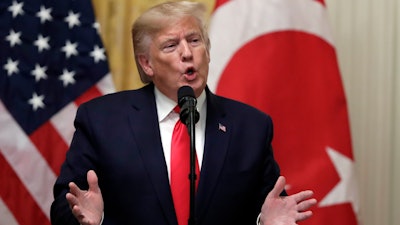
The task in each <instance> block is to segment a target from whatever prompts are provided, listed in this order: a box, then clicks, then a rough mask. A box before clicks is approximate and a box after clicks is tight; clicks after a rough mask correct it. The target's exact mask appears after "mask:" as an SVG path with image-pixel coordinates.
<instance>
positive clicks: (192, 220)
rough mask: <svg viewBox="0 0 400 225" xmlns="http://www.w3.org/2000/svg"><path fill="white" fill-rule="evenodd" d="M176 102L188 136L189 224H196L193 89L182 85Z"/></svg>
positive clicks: (196, 119) (194, 104) (194, 105)
mask: <svg viewBox="0 0 400 225" xmlns="http://www.w3.org/2000/svg"><path fill="white" fill-rule="evenodd" d="M178 104H179V107H180V108H181V111H180V115H179V117H180V120H181V122H183V123H184V124H185V125H186V127H187V128H188V132H189V138H190V173H189V177H188V178H189V180H190V193H189V194H190V196H189V197H190V209H189V219H188V224H189V225H196V216H195V212H196V209H195V206H196V202H195V201H196V179H198V178H197V175H196V139H195V124H196V123H197V121H199V117H200V115H199V112H197V110H196V104H197V100H196V98H195V96H194V92H193V89H192V88H191V87H190V86H182V87H180V88H179V90H178Z"/></svg>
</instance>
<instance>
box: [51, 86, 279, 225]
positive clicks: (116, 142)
mask: <svg viewBox="0 0 400 225" xmlns="http://www.w3.org/2000/svg"><path fill="white" fill-rule="evenodd" d="M153 89H154V86H153V85H152V84H150V85H147V86H145V87H143V88H141V89H139V90H132V91H124V92H119V93H115V94H110V95H107V96H103V97H100V98H97V99H94V100H92V101H90V102H87V103H85V104H82V105H81V106H80V107H79V109H78V112H77V115H76V119H75V123H74V124H75V127H76V132H75V134H74V138H73V141H72V143H71V146H70V149H69V151H68V153H67V157H66V161H65V163H64V164H63V166H62V169H61V174H60V176H59V177H58V179H57V181H56V184H55V186H54V197H55V200H54V202H53V204H52V207H51V220H52V224H78V223H77V221H76V220H75V218H74V217H73V216H72V213H71V212H70V209H69V207H68V203H67V201H66V199H65V194H66V193H67V192H68V182H70V181H74V182H76V183H77V184H78V186H79V187H80V188H82V189H87V186H88V185H87V182H86V173H87V171H88V170H90V169H94V170H95V171H96V173H97V175H98V177H99V185H100V188H101V191H102V194H103V199H104V207H105V208H104V215H105V218H104V222H103V225H111V224H114V225H116V224H118V225H129V224H136V225H164V224H165V225H167V224H168V225H176V224H177V220H176V217H175V212H174V206H173V201H172V197H171V191H170V186H169V180H168V174H167V167H166V164H165V159H164V155H163V149H162V144H161V138H160V131H159V125H158V118H157V112H156V103H155V98H154V91H153ZM206 93H207V94H206V95H207V119H206V136H205V148H204V156H203V163H202V167H201V174H200V181H199V186H198V191H197V195H196V218H197V224H199V225H214V224H215V225H221V224H229V225H232V224H238V225H247V224H255V222H256V218H257V215H258V214H259V212H260V210H261V206H262V203H263V202H264V199H265V197H266V195H267V193H268V192H269V191H270V190H271V189H272V188H273V185H274V183H275V181H276V180H277V178H278V176H279V168H278V165H277V163H276V162H275V160H274V158H273V154H272V148H271V140H272V134H273V128H272V121H271V119H270V117H269V116H267V115H266V114H264V113H262V112H261V111H258V110H256V109H254V108H252V107H250V106H247V105H245V104H242V103H239V102H236V101H233V100H229V99H226V98H222V97H219V96H216V95H214V94H212V93H211V92H210V91H209V90H208V88H207V89H206ZM200 116H201V115H200ZM219 124H222V125H223V126H225V127H226V131H223V129H219Z"/></svg>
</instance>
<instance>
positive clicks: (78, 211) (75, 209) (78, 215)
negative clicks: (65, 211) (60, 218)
mask: <svg viewBox="0 0 400 225" xmlns="http://www.w3.org/2000/svg"><path fill="white" fill-rule="evenodd" d="M71 211H72V214H74V216H75V217H76V218H77V219H78V221H79V222H82V219H83V218H84V216H83V214H82V211H81V209H80V208H79V207H78V206H77V205H75V206H74V207H72V209H71Z"/></svg>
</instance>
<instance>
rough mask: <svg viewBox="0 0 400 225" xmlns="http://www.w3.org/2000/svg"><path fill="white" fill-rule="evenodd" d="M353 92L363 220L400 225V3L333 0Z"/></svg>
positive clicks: (335, 27)
mask: <svg viewBox="0 0 400 225" xmlns="http://www.w3.org/2000/svg"><path fill="white" fill-rule="evenodd" d="M326 3H327V7H328V11H329V15H330V20H331V24H332V29H333V33H334V37H335V42H336V47H337V52H338V57H339V63H340V67H341V71H342V77H343V82H344V85H345V90H346V93H347V99H348V103H349V110H350V121H351V127H352V137H353V146H354V153H355V158H356V164H357V169H358V173H359V183H360V185H359V186H360V198H361V199H360V200H361V205H360V209H361V214H360V216H361V219H362V224H363V225H378V224H379V225H398V224H400V214H399V212H400V211H399V208H400V195H399V191H398V190H399V189H400V176H399V172H400V165H399V163H400V152H399V151H400V62H399V60H400V57H399V56H400V17H399V16H398V14H399V13H400V4H399V3H398V1H396V0H380V1H374V0H364V1H345V0H327V1H326Z"/></svg>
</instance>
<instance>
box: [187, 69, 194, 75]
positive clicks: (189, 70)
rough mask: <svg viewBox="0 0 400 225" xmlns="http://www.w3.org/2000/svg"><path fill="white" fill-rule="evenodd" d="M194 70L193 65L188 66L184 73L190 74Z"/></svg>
mask: <svg viewBox="0 0 400 225" xmlns="http://www.w3.org/2000/svg"><path fill="white" fill-rule="evenodd" d="M194 72H195V71H194V68H193V67H189V68H187V69H186V71H185V74H187V75H192V74H194Z"/></svg>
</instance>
